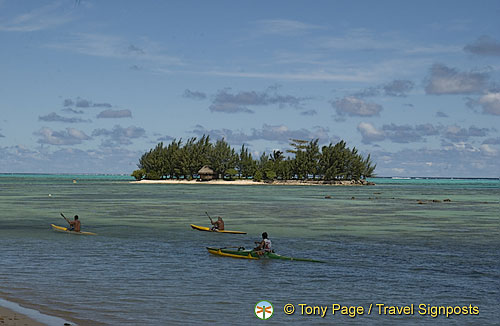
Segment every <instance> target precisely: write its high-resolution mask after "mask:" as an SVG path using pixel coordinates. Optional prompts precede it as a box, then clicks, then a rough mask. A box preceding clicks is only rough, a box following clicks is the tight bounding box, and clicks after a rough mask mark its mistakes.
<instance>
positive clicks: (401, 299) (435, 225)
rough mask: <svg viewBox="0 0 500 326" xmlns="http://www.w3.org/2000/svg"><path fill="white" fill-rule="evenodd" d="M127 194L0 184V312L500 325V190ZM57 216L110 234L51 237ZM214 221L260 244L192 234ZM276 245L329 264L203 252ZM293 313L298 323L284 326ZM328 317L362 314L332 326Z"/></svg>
mask: <svg viewBox="0 0 500 326" xmlns="http://www.w3.org/2000/svg"><path fill="white" fill-rule="evenodd" d="M73 180H75V181H76V183H74V182H73ZM129 181H130V178H129V177H127V176H99V175H96V176H81V175H0V297H3V298H6V299H10V300H13V301H17V302H20V303H22V304H25V305H27V306H29V307H30V308H35V309H37V310H40V311H41V312H44V313H48V314H54V315H58V316H61V317H62V318H64V319H69V320H73V321H76V322H78V324H80V325H186V324H187V325H199V324H220V325H256V324H261V323H266V324H271V325H281V324H287V325H288V324H291V325H302V324H315V325H322V324H324V325H330V324H333V323H335V324H341V325H343V324H346V325H366V324H370V325H386V324H388V323H393V324H407V325H424V324H429V325H431V324H432V325H498V320H499V318H498V307H499V304H500V293H499V289H500V265H499V262H500V205H499V198H500V187H499V185H500V184H499V181H498V180H446V179H437V180H436V179H431V180H425V179H420V180H414V179H412V180H394V179H374V180H373V181H375V182H376V183H377V185H375V186H365V187H340V186H225V185H161V184H149V185H145V184H130V183H129ZM49 194H50V196H49ZM327 196H329V197H330V198H325V197H327ZM445 199H450V201H449V202H448V201H446V202H444V201H443V200H445ZM432 200H435V202H433V201H432ZM419 201H421V202H422V204H419V203H418V202H419ZM61 212H62V213H64V214H65V215H66V216H67V217H71V216H73V215H75V214H78V215H79V216H80V219H81V221H82V225H83V229H84V230H86V231H92V232H96V233H98V235H97V236H75V235H69V234H63V233H58V232H54V231H52V230H51V228H50V224H51V223H54V224H58V225H62V226H65V223H66V222H65V221H64V220H63V219H62V217H61V216H60V213H61ZM205 212H209V214H211V215H214V216H216V215H221V216H222V217H223V218H224V220H225V223H226V229H231V230H241V231H246V232H248V234H247V235H228V234H213V233H208V232H199V231H196V230H192V229H191V228H190V227H189V224H191V223H193V224H198V225H207V226H208V224H209V220H208V218H207V216H206V215H205ZM264 231H266V232H267V233H268V234H269V237H270V239H271V240H272V242H273V247H274V249H275V250H276V252H277V253H280V254H282V255H286V256H293V257H301V258H312V259H318V260H322V261H324V262H325V263H323V264H317V263H309V262H297V261H276V260H259V261H250V260H238V259H232V258H225V257H217V256H213V255H210V254H208V252H207V251H206V248H205V247H207V246H215V247H239V246H244V247H246V248H251V247H252V246H253V245H254V241H257V240H260V235H261V233H262V232H264ZM261 300H267V301H269V302H271V303H272V304H273V307H274V313H273V316H272V317H271V318H270V319H268V320H266V321H261V320H259V319H258V318H257V317H256V315H255V313H254V307H255V305H256V303H257V302H259V301H261ZM286 304H293V305H294V307H295V308H296V311H295V313H294V314H292V315H286V314H285V313H284V310H283V309H284V306H285V305H286ZM299 304H307V305H309V306H327V308H328V310H327V314H326V315H325V316H324V317H321V316H318V315H314V314H311V315H307V314H305V312H306V311H307V310H306V311H305V312H304V314H302V311H301V306H299ZM332 304H341V305H343V306H361V307H363V309H364V313H363V314H358V315H357V316H355V317H351V316H349V315H342V314H340V313H339V312H337V313H336V314H335V315H333V314H332ZM370 304H372V307H373V311H371V313H370V314H368V313H367V311H368V309H369V306H370ZM376 304H385V305H388V306H399V307H401V306H406V305H411V304H413V305H414V314H413V315H389V314H385V315H384V314H379V313H378V310H377V308H376V307H377V306H375V305H376ZM419 304H423V305H424V306H425V307H428V306H427V305H430V306H452V307H454V306H461V307H463V306H467V307H468V306H469V305H472V306H477V307H478V309H479V314H477V315H463V314H461V315H453V316H449V317H446V316H442V315H440V316H437V317H433V316H430V315H420V314H419V309H418V305H419Z"/></svg>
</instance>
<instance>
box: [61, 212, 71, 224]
mask: <svg viewBox="0 0 500 326" xmlns="http://www.w3.org/2000/svg"><path fill="white" fill-rule="evenodd" d="M61 216H62V217H63V218H64V219H65V220H66V222H68V224H69V225H71V223H69V220H68V219H67V218H66V216H64V214H63V213H61Z"/></svg>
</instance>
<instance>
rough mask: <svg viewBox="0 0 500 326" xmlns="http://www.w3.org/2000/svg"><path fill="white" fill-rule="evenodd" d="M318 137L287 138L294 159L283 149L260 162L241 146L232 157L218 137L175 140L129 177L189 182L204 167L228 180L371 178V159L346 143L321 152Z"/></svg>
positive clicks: (145, 156)
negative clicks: (215, 139)
mask: <svg viewBox="0 0 500 326" xmlns="http://www.w3.org/2000/svg"><path fill="white" fill-rule="evenodd" d="M318 141H319V140H318V139H313V140H310V141H308V140H301V139H291V143H290V146H291V147H292V149H289V150H287V151H286V152H288V153H292V154H294V156H293V157H292V156H288V157H285V155H284V154H283V152H282V151H279V150H274V151H273V152H272V153H271V154H269V155H267V154H266V153H265V152H264V153H262V155H261V156H260V157H259V159H258V160H254V159H253V158H252V154H251V153H249V151H248V148H246V147H245V145H242V146H241V149H240V153H239V154H236V152H235V150H234V149H232V148H231V147H230V146H229V144H228V143H227V142H226V141H225V140H224V139H220V140H217V141H216V142H215V144H212V143H211V142H210V138H209V136H205V135H203V137H201V138H200V139H199V140H198V139H197V138H196V137H193V138H189V139H188V140H187V141H186V143H185V144H184V145H182V140H175V139H174V140H173V141H172V142H171V143H170V144H169V145H168V146H166V147H164V146H163V143H159V144H158V145H157V146H156V147H155V148H154V149H151V150H149V151H148V152H146V153H144V154H143V155H142V156H141V158H140V159H139V164H138V167H139V170H135V171H134V172H133V173H132V176H134V177H135V178H136V179H137V180H140V179H142V178H146V179H162V178H170V179H179V178H185V179H188V180H191V179H192V178H194V176H195V175H196V174H197V173H198V171H199V170H200V169H201V168H202V167H203V166H204V165H208V166H210V167H211V168H212V169H213V170H214V174H215V175H217V176H221V177H224V176H226V175H229V177H230V178H231V179H233V178H235V177H236V176H239V177H240V178H245V179H247V178H253V179H254V180H256V181H260V180H274V179H279V180H291V179H300V180H305V179H322V180H351V179H353V180H359V179H365V178H367V177H372V176H374V171H375V167H376V165H375V164H373V162H372V161H371V158H370V155H368V156H367V157H366V158H364V157H363V156H362V155H361V154H359V153H358V150H357V149H356V147H354V148H352V149H350V148H348V147H347V146H346V143H345V141H343V140H341V141H340V142H338V143H336V144H335V145H333V144H332V143H330V144H329V145H327V146H323V147H322V148H321V151H320V149H319V146H318Z"/></svg>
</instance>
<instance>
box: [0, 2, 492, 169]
mask: <svg viewBox="0 0 500 326" xmlns="http://www.w3.org/2000/svg"><path fill="white" fill-rule="evenodd" d="M498 17H500V2H498V1H481V2H475V1H458V2H457V1H418V2H413V3H411V2H409V1H313V2H311V1H247V2H244V1H96V0H79V1H78V0H58V1H49V0H47V1H14V0H0V44H1V47H0V76H1V77H0V110H1V118H0V172H37V173H44V172H48V173H130V172H131V171H132V170H134V169H135V168H136V164H137V162H138V159H139V157H140V155H141V154H142V153H144V152H145V151H147V150H149V149H150V148H152V147H154V146H155V145H156V144H157V143H158V142H159V141H164V142H170V141H171V140H172V139H174V138H177V139H179V138H182V139H184V140H185V139H187V138H189V137H193V136H197V137H198V136H201V135H203V134H209V135H210V136H211V137H212V139H218V138H222V137H224V138H225V139H226V141H228V142H229V143H230V144H231V145H232V146H234V147H235V148H236V149H239V148H240V147H241V145H242V144H246V145H247V146H248V147H249V148H250V149H251V151H252V152H253V153H254V155H260V154H261V153H262V152H264V151H265V152H267V153H269V152H270V151H272V150H274V149H281V150H286V149H287V148H289V146H288V143H289V139H290V138H300V139H315V138H319V139H320V143H321V144H325V145H326V144H328V143H330V142H333V143H335V142H337V141H339V140H340V139H344V140H345V141H346V142H347V143H348V146H350V147H354V146H355V147H356V148H358V149H359V150H360V152H361V153H363V154H365V155H366V154H368V153H371V155H372V158H373V160H374V161H375V163H377V169H376V173H377V175H379V176H449V177H452V176H454V177H498V176H499V174H500V173H499V172H500V168H499V166H500V165H499V164H498V162H499V159H500V134H499V130H498V128H499V127H498V126H499V120H500V20H499V19H498Z"/></svg>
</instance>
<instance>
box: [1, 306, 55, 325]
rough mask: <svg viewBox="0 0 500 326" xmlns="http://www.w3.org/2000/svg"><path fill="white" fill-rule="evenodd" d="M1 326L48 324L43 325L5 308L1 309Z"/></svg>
mask: <svg viewBox="0 0 500 326" xmlns="http://www.w3.org/2000/svg"><path fill="white" fill-rule="evenodd" d="M0 325H2V326H46V324H42V323H40V322H37V321H36V320H33V319H31V318H29V317H28V316H25V315H23V314H20V313H18V312H15V311H14V310H10V309H7V308H4V307H0Z"/></svg>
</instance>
